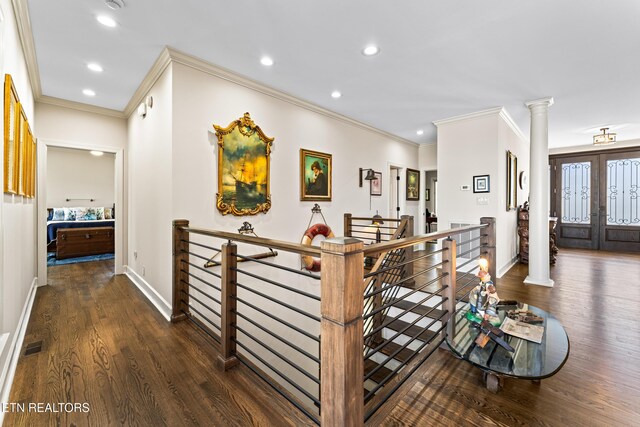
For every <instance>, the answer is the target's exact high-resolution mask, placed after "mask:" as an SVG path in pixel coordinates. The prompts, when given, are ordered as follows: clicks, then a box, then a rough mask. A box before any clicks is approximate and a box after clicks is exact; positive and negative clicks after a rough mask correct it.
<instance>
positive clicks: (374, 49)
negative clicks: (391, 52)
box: [362, 44, 380, 56]
mask: <svg viewBox="0 0 640 427" xmlns="http://www.w3.org/2000/svg"><path fill="white" fill-rule="evenodd" d="M379 52H380V48H379V47H378V46H376V45H373V44H371V45H369V46H367V47H365V48H364V49H362V54H363V55H364V56H373V55H377V54H378V53H379Z"/></svg>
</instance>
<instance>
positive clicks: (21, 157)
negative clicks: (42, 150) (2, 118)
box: [16, 104, 31, 196]
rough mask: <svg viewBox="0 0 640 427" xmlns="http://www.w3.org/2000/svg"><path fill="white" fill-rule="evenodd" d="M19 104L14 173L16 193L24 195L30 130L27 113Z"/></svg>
mask: <svg viewBox="0 0 640 427" xmlns="http://www.w3.org/2000/svg"><path fill="white" fill-rule="evenodd" d="M19 105H20V119H19V120H20V127H19V128H20V130H19V131H18V152H17V155H18V157H17V163H16V168H17V171H16V175H18V194H19V195H20V196H26V195H27V193H26V190H27V188H26V184H27V174H26V172H27V156H28V154H29V153H28V150H29V148H28V147H29V144H28V143H27V139H28V138H29V134H30V133H31V130H30V129H29V122H28V121H27V114H26V113H25V112H24V109H23V108H22V105H21V104H19Z"/></svg>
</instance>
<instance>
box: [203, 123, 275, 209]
mask: <svg viewBox="0 0 640 427" xmlns="http://www.w3.org/2000/svg"><path fill="white" fill-rule="evenodd" d="M213 127H214V129H215V131H216V136H217V137H218V193H217V194H216V207H217V208H218V210H219V211H220V212H221V213H222V215H227V214H233V215H236V216H241V215H256V214H258V213H260V212H263V213H266V212H267V211H268V210H269V209H270V208H271V193H270V188H269V161H270V156H271V145H272V143H273V138H269V137H268V136H266V135H265V134H264V132H262V129H260V126H258V125H256V124H255V123H254V122H253V120H252V119H251V116H250V115H249V113H244V116H243V117H241V118H239V119H238V120H234V121H233V122H231V124H229V126H227V127H226V128H223V127H221V126H218V125H213Z"/></svg>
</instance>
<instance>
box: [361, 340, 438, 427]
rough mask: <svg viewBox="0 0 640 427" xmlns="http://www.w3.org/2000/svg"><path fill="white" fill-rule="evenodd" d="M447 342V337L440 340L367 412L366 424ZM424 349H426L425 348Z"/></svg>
mask: <svg viewBox="0 0 640 427" xmlns="http://www.w3.org/2000/svg"><path fill="white" fill-rule="evenodd" d="M445 340H446V337H443V338H441V339H440V341H439V342H438V344H437V345H435V346H434V347H433V348H432V349H431V350H430V351H429V353H428V354H427V355H426V356H425V357H424V358H423V359H422V361H420V362H419V363H416V365H415V366H414V367H413V368H411V370H410V371H409V372H407V375H405V376H404V377H403V378H402V379H401V380H400V381H398V383H397V384H396V385H394V386H393V387H392V388H391V389H390V390H389V392H388V393H387V394H386V396H385V398H384V399H381V400H380V402H378V403H377V404H376V405H375V406H374V407H372V408H369V410H368V411H367V413H366V414H365V417H364V420H365V422H366V421H368V420H369V418H371V416H372V415H373V414H375V413H376V411H377V410H378V409H380V407H381V406H382V405H384V404H385V403H386V401H387V400H389V396H391V395H392V394H393V393H395V392H396V391H397V390H398V389H399V388H400V387H402V385H403V384H404V383H405V382H406V381H407V380H408V379H409V377H410V376H411V375H413V374H414V372H415V371H417V370H418V368H419V367H420V366H422V364H423V363H424V362H425V361H426V360H427V359H428V358H429V357H431V355H432V354H433V353H434V352H435V351H436V350H437V349H438V348H439V347H440V346H441V345H442V343H443V342H444V341H445ZM423 348H424V347H423Z"/></svg>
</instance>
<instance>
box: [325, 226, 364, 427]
mask: <svg viewBox="0 0 640 427" xmlns="http://www.w3.org/2000/svg"><path fill="white" fill-rule="evenodd" d="M321 249H322V258H321V259H322V273H321V291H320V297H321V303H320V311H321V315H322V320H321V322H320V330H321V332H320V334H321V341H320V343H321V344H320V357H321V363H320V373H321V378H320V381H321V382H320V384H321V387H320V396H321V397H324V399H323V400H322V409H321V414H320V419H321V424H322V425H324V426H345V427H350V426H362V425H363V424H364V384H363V381H364V380H363V377H364V361H363V353H362V352H363V345H364V339H363V322H362V311H363V303H364V289H363V286H364V278H363V275H364V255H363V243H362V242H361V241H360V240H357V239H353V238H344V237H342V238H333V239H327V240H324V241H323V242H322V243H321Z"/></svg>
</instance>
